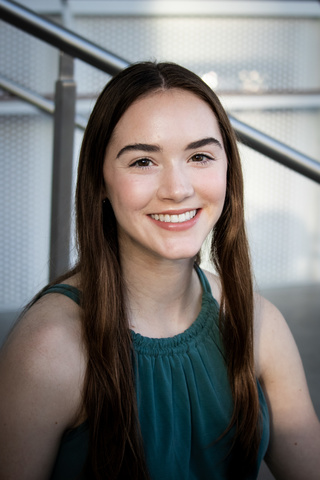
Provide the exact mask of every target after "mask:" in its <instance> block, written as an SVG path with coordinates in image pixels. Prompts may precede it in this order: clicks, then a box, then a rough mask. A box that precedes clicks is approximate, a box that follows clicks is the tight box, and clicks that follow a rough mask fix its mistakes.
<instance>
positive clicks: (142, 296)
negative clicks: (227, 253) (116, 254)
mask: <svg viewBox="0 0 320 480" xmlns="http://www.w3.org/2000/svg"><path fill="white" fill-rule="evenodd" d="M121 266H122V270H123V275H124V279H125V283H126V287H127V290H126V301H127V307H128V316H129V322H130V328H131V329H132V330H134V331H135V332H137V333H140V334H141V335H144V336H148V337H155V338H159V337H171V336H174V335H177V334H178V333H182V332H183V331H184V330H186V329H187V328H188V327H189V326H190V325H191V324H192V323H193V322H194V320H195V319H196V317H197V315H198V314H199V312H200V309H201V299H202V289H201V285H200V282H199V279H198V275H197V273H196V272H195V270H194V262H193V259H186V260H174V261H169V260H164V259H159V260H158V261H157V260H155V259H153V260H151V259H150V258H149V259H141V258H137V257H134V256H132V257H130V258H127V257H126V256H123V257H122V258H121Z"/></svg>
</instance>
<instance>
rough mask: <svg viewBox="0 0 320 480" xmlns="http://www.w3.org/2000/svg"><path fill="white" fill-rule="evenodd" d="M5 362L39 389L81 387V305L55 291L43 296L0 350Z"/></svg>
mask: <svg viewBox="0 0 320 480" xmlns="http://www.w3.org/2000/svg"><path fill="white" fill-rule="evenodd" d="M2 364H5V365H7V366H8V365H9V366H10V369H9V370H11V371H12V373H13V372H14V374H15V375H16V376H17V377H22V376H24V378H25V379H27V378H28V379H29V380H30V381H31V382H35V383H38V386H39V388H41V386H42V384H43V386H45V387H46V388H47V387H48V385H49V384H50V385H51V386H52V391H53V392H54V391H55V389H56V387H57V386H58V387H59V388H58V390H60V391H61V390H62V389H64V388H65V389H66V392H65V395H66V394H67V391H71V389H72V387H76V386H78V388H76V390H79V379H80V378H82V377H83V375H84V371H83V370H84V365H85V352H84V348H83V342H82V334H81V323H80V309H79V307H78V305H76V304H75V303H74V302H73V301H72V300H70V299H69V298H67V297H65V296H64V295H61V294H56V293H50V294H47V295H44V296H43V297H42V298H40V299H39V300H38V301H37V302H36V303H35V304H34V305H33V306H32V307H31V308H30V309H29V310H28V311H27V312H26V313H25V314H24V315H23V317H22V318H21V319H20V320H19V322H18V324H17V325H16V327H15V328H14V330H13V332H12V333H11V335H10V336H9V338H8V340H7V342H6V343H5V345H4V347H3V349H2V352H1V356H0V367H1V365H2ZM7 371H8V370H7ZM0 372H1V369H0ZM1 373H3V372H1ZM56 391H57V390H56ZM70 401H72V399H71V398H70ZM65 406H66V405H65Z"/></svg>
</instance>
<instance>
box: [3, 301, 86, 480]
mask: <svg viewBox="0 0 320 480" xmlns="http://www.w3.org/2000/svg"><path fill="white" fill-rule="evenodd" d="M84 374H85V353H84V348H83V343H82V339H81V328H80V313H79V307H77V305H76V304H74V303H73V302H72V301H71V300H70V299H68V298H67V297H64V296H63V295H58V294H48V295H45V296H44V297H42V298H41V299H39V300H38V301H37V302H36V303H35V304H34V305H33V306H32V307H31V308H30V309H29V310H28V311H27V312H26V313H25V315H24V316H23V317H22V318H21V319H20V321H19V322H18V324H17V325H16V327H15V329H14V330H13V331H12V333H11V335H10V336H9V338H8V340H7V342H6V343H5V345H4V346H3V348H2V350H1V352H0V384H1V387H2V391H1V396H0V426H1V428H0V477H1V478H21V479H22V478H26V479H27V478H28V479H29V478H33V479H40V478H44V474H45V476H50V475H49V473H50V471H51V469H52V466H53V463H54V460H55V456H56V454H57V451H58V448H59V443H60V440H61V437H62V435H63V433H64V432H65V431H66V430H68V429H69V428H72V427H73V426H74V425H75V424H76V423H77V422H78V419H79V415H80V412H81V407H82V387H83V379H84Z"/></svg>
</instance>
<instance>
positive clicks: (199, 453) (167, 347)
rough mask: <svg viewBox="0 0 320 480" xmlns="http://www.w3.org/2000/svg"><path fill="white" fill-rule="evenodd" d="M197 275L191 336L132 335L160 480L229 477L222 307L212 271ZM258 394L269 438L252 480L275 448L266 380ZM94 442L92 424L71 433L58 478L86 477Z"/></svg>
mask: <svg viewBox="0 0 320 480" xmlns="http://www.w3.org/2000/svg"><path fill="white" fill-rule="evenodd" d="M196 270H197V273H198V275H199V278H200V281H201V284H202V287H203V294H202V307H201V311H200V313H199V315H198V317H197V318H196V320H195V321H194V323H193V324H192V325H191V326H190V327H189V328H188V329H187V330H185V331H184V332H183V333H181V334H179V335H176V336H174V337H170V338H160V339H159V338H147V337H143V336H141V335H140V334H138V333H135V332H131V335H132V342H133V347H134V351H135V382H136V394H137V403H138V412H139V420H140V425H141V432H142V437H143V442H144V449H145V455H146V461H147V465H148V468H149V473H150V477H151V479H152V480H164V479H165V480H180V479H181V480H222V479H224V480H225V479H226V478H227V467H228V459H226V456H227V453H228V451H229V447H230V443H229V442H230V441H231V439H232V434H233V431H232V430H231V431H230V432H229V434H227V435H225V436H224V437H223V438H222V439H221V440H219V441H215V440H217V439H218V438H219V437H220V435H221V434H222V433H223V432H224V431H225V429H226V427H227V426H228V424H229V421H230V418H231V415H232V411H233V402H232V395H231V391H230V385H229V381H228V376H227V371H226V365H225V360H224V355H223V348H222V345H221V340H220V335H219V328H218V315H219V306H218V304H217V302H216V300H215V299H214V298H213V296H212V293H211V289H210V285H209V283H208V280H207V279H206V277H205V275H204V273H203V272H202V270H200V268H198V267H196ZM50 292H55V293H62V294H63V295H67V296H68V297H70V298H72V299H73V300H74V301H76V302H77V303H78V304H80V292H79V291H78V290H77V289H76V288H74V287H71V286H69V285H64V284H60V285H55V286H53V287H50V288H49V289H48V290H47V291H45V293H50ZM258 391H259V399H260V407H261V413H262V415H261V419H262V420H261V427H262V438H261V443H260V448H259V454H258V459H257V464H256V468H255V470H254V471H253V472H252V474H251V475H249V476H248V477H247V478H248V480H249V479H250V480H253V479H256V478H257V475H258V472H259V468H260V464H261V461H262V459H263V457H264V455H265V453H266V450H267V447H268V442H269V415H268V409H267V404H266V400H265V397H264V395H263V392H262V389H261V386H260V384H259V382H258ZM88 441H89V427H88V423H87V422H84V423H83V424H81V425H80V426H78V427H76V428H74V429H73V430H71V431H69V432H66V433H65V434H64V436H63V438H62V441H61V444H60V449H59V452H58V455H57V458H56V462H55V465H54V468H53V472H52V476H51V480H73V479H74V480H76V479H85V476H83V475H81V471H82V468H83V466H84V463H85V459H86V456H87V451H88ZM107 454H108V452H106V455H107ZM229 461H230V459H229Z"/></svg>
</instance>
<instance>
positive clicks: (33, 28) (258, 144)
mask: <svg viewBox="0 0 320 480" xmlns="http://www.w3.org/2000/svg"><path fill="white" fill-rule="evenodd" d="M0 15H1V18H2V19H3V20H5V21H6V22H8V23H10V24H11V25H14V26H15V27H17V28H19V29H21V30H24V31H26V32H28V33H30V34H31V35H33V36H35V37H36V38H39V39H40V40H43V41H45V42H47V43H49V44H50V45H51V46H54V47H56V48H59V49H60V50H62V51H64V52H65V53H68V54H69V55H71V56H74V57H77V58H79V59H81V60H83V61H84V62H86V63H88V64H90V65H92V66H94V67H96V68H98V69H100V70H102V71H104V72H106V73H108V74H110V75H114V74H116V73H118V72H119V71H121V70H122V69H123V68H125V67H126V66H128V65H129V63H128V62H127V61H126V60H124V59H122V58H120V57H117V56H116V55H114V54H112V53H110V52H108V51H107V50H105V49H103V48H101V47H100V46H99V45H96V44H94V43H92V42H90V41H88V40H86V39H85V38H84V37H81V36H80V35H77V34H75V33H74V32H71V31H70V30H67V29H65V28H64V27H61V26H60V25H57V24H55V23H54V22H52V21H49V20H47V19H44V18H43V17H41V16H40V15H37V14H36V13H35V12H33V11H31V10H29V9H27V8H25V7H22V6H21V5H19V4H18V3H16V2H13V1H9V0H0ZM230 120H231V123H232V126H233V128H234V130H235V131H236V133H237V135H238V138H239V140H240V141H242V142H243V143H245V144H246V145H247V146H248V147H250V148H252V149H254V150H256V151H258V152H259V153H262V154H264V155H266V156H268V157H269V158H271V159H273V160H275V161H277V162H279V163H281V164H282V165H285V166H287V167H288V168H290V169H291V170H294V171H296V172H298V173H301V174H302V175H304V176H306V177H308V178H310V179H311V180H314V181H316V182H318V183H320V163H319V162H318V161H316V160H314V159H313V158H310V157H308V156H307V155H304V154H302V153H301V152H298V151H297V150H295V149H293V148H291V147H289V146H288V145H285V144H283V143H282V142H279V141H278V140H275V139H274V138H272V137H270V136H268V135H266V134H264V133H263V132H260V131H259V130H256V129H254V128H252V127H250V126H249V125H247V124H245V123H243V122H241V121H240V120H237V119H235V118H233V117H231V116H230Z"/></svg>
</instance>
